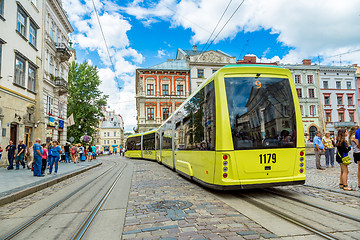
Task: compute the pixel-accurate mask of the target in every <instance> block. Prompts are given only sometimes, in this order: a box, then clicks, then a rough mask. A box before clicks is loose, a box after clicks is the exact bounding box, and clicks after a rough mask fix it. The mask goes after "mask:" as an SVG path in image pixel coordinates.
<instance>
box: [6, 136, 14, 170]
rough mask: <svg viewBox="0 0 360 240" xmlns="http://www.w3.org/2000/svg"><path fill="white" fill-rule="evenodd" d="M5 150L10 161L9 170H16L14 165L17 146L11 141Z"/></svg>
mask: <svg viewBox="0 0 360 240" xmlns="http://www.w3.org/2000/svg"><path fill="white" fill-rule="evenodd" d="M5 150H6V151H7V152H8V161H9V165H8V167H7V170H11V169H14V165H13V164H14V159H15V153H16V146H15V144H14V143H13V141H12V140H10V141H9V145H7V146H6V148H5Z"/></svg>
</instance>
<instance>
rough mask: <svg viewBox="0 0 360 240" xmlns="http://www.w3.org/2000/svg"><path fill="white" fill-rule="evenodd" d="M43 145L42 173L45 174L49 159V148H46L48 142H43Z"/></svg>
mask: <svg viewBox="0 0 360 240" xmlns="http://www.w3.org/2000/svg"><path fill="white" fill-rule="evenodd" d="M41 146H42V148H43V155H42V165H41V174H44V173H45V169H46V163H47V159H48V150H47V149H46V143H43V144H41Z"/></svg>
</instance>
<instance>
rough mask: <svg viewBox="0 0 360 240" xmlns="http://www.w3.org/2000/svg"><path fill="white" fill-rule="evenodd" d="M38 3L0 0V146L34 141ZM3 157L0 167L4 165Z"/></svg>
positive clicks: (38, 57)
mask: <svg viewBox="0 0 360 240" xmlns="http://www.w3.org/2000/svg"><path fill="white" fill-rule="evenodd" d="M42 10H43V6H42V4H41V2H40V1H35V0H33V1H30V0H19V1H0V134H1V135H0V145H1V146H2V147H3V148H5V147H6V145H7V144H8V141H9V140H10V139H11V140H13V141H14V143H15V144H17V142H18V140H20V139H22V140H24V142H25V144H29V142H30V141H33V140H34V137H35V135H34V131H35V130H36V127H37V121H39V112H37V106H36V102H37V99H38V97H39V95H40V94H41V91H42V89H41V84H40V80H39V79H41V65H42V58H41V52H42V44H41V40H42V31H41V26H42ZM6 160H7V154H3V158H2V161H1V162H0V165H3V164H6V162H7V161H6Z"/></svg>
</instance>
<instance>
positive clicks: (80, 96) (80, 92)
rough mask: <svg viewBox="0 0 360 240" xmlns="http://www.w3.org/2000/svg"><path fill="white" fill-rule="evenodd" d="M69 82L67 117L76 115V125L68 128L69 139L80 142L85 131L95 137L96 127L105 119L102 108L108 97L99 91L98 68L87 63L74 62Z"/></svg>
mask: <svg viewBox="0 0 360 240" xmlns="http://www.w3.org/2000/svg"><path fill="white" fill-rule="evenodd" d="M68 82H69V97H68V105H67V116H68V117H69V116H70V115H71V114H74V120H75V125H72V126H70V127H68V130H67V131H68V138H70V137H74V139H75V142H80V137H81V136H83V135H84V133H85V131H86V132H87V135H90V136H92V135H93V133H94V131H95V128H94V127H96V126H97V125H98V123H99V119H100V117H103V114H102V108H103V107H105V106H106V104H107V98H108V96H107V95H104V94H103V92H101V91H100V90H99V86H100V84H101V81H100V78H99V76H98V69H97V67H96V66H91V65H89V64H88V63H87V62H86V61H84V62H83V63H81V64H78V63H75V62H72V64H71V66H70V69H69V80H68ZM79 126H81V127H79Z"/></svg>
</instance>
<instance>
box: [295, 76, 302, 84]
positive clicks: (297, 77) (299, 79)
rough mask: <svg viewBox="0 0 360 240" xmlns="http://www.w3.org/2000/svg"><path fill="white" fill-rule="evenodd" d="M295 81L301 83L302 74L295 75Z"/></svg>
mask: <svg viewBox="0 0 360 240" xmlns="http://www.w3.org/2000/svg"><path fill="white" fill-rule="evenodd" d="M295 83H301V77H300V75H295Z"/></svg>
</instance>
